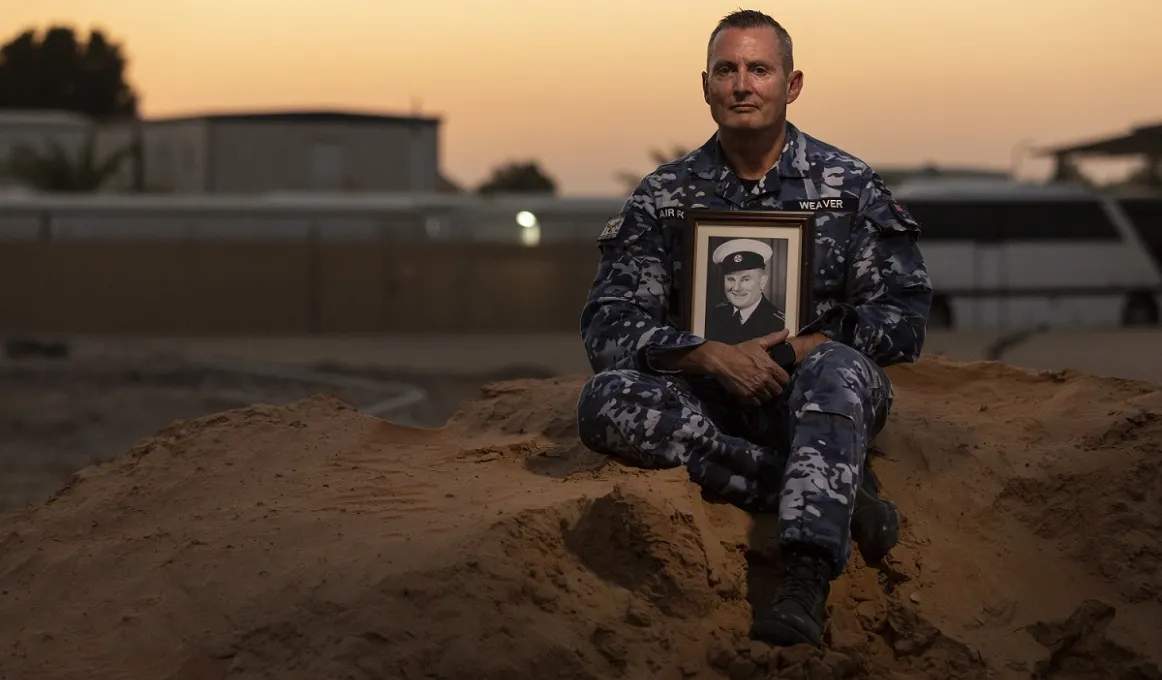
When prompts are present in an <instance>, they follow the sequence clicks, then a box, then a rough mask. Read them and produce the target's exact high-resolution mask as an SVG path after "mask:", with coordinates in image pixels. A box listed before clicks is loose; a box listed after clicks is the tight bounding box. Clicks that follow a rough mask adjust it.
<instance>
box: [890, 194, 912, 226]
mask: <svg viewBox="0 0 1162 680" xmlns="http://www.w3.org/2000/svg"><path fill="white" fill-rule="evenodd" d="M888 205H889V206H890V207H891V209H892V214H893V215H895V217H896V219H898V220H899V221H901V222H903V223H904V224H906V225H908V226H910V227H918V226H919V224H918V223H917V222H916V218H914V217H912V213H910V212H908V209H907V208H905V207H904V204H903V203H900V202H899V201H897V200H894V199H893V200H891V201H889V202H888Z"/></svg>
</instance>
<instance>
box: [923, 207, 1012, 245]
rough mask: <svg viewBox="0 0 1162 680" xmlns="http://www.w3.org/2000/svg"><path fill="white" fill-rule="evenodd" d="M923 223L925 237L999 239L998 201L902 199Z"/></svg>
mask: <svg viewBox="0 0 1162 680" xmlns="http://www.w3.org/2000/svg"><path fill="white" fill-rule="evenodd" d="M902 203H903V204H904V205H905V207H907V208H908V212H910V213H912V217H915V218H916V221H918V222H919V223H920V229H921V235H920V238H921V239H922V240H924V241H974V242H987V241H993V240H996V237H997V233H998V231H997V225H998V222H999V221H1000V209H999V206H998V205H997V204H995V203H986V202H975V201H974V202H967V201H965V202H958V203H954V202H951V201H925V200H915V201H902Z"/></svg>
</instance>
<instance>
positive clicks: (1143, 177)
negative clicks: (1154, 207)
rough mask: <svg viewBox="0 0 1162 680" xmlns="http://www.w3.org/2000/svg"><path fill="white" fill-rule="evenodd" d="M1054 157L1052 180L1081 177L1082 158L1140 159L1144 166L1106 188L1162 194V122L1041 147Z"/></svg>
mask: <svg viewBox="0 0 1162 680" xmlns="http://www.w3.org/2000/svg"><path fill="white" fill-rule="evenodd" d="M1041 155H1043V156H1051V157H1052V158H1053V160H1054V171H1053V175H1052V177H1051V180H1052V181H1069V180H1074V179H1077V178H1078V175H1079V172H1080V171H1079V168H1078V166H1079V165H1080V162H1081V161H1085V160H1092V159H1120V160H1136V161H1140V162H1141V165H1140V167H1139V168H1138V170H1136V171H1134V172H1133V173H1131V174H1130V176H1129V177H1127V178H1126V179H1125V180H1123V181H1121V182H1117V183H1115V184H1112V185H1110V186H1108V187H1105V188H1106V189H1108V190H1110V191H1113V192H1116V193H1122V194H1127V193H1128V194H1155V195H1158V194H1162V123H1154V124H1151V125H1139V126H1136V127H1133V128H1131V130H1130V131H1129V132H1128V133H1126V134H1122V135H1114V136H1110V137H1106V138H1104V139H1095V140H1090V141H1087V142H1081V143H1075V144H1064V145H1061V146H1056V147H1049V148H1046V149H1043V150H1041Z"/></svg>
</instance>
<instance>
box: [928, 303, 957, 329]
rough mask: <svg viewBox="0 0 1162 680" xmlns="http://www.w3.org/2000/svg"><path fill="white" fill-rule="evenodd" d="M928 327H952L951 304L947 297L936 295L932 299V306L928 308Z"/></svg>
mask: <svg viewBox="0 0 1162 680" xmlns="http://www.w3.org/2000/svg"><path fill="white" fill-rule="evenodd" d="M928 328H942V329H949V328H952V305H950V304H948V298H946V297H944V296H943V295H938V296H936V297H935V298H933V299H932V308H931V309H929V310H928Z"/></svg>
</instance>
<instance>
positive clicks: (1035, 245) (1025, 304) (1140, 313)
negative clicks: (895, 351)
mask: <svg viewBox="0 0 1162 680" xmlns="http://www.w3.org/2000/svg"><path fill="white" fill-rule="evenodd" d="M892 193H893V194H894V196H895V197H896V198H897V200H899V201H900V202H901V203H903V204H904V205H905V206H906V207H907V208H908V210H909V211H910V212H911V213H912V214H913V216H914V217H915V218H916V219H917V220H919V222H920V224H921V227H922V229H923V235H922V237H921V248H922V249H923V252H924V256H925V259H926V261H927V263H928V267H929V272H930V274H931V276H932V283H933V287H934V289H935V297H934V299H933V303H932V311H931V319H930V321H929V327H930V328H946V329H957V330H970V329H1012V330H1021V329H1035V328H1039V327H1040V328H1084V327H1088V328H1098V327H1111V326H1153V325H1157V324H1158V319H1159V311H1158V310H1159V306H1160V303H1162V273H1160V266H1159V261H1158V259H1157V256H1156V255H1155V254H1154V253H1152V252H1151V248H1150V246H1149V245H1148V244H1147V242H1146V240H1144V239H1143V233H1150V234H1153V233H1154V232H1150V231H1147V232H1143V230H1144V229H1145V230H1149V229H1150V228H1151V227H1150V226H1148V225H1142V224H1135V223H1134V222H1133V221H1132V220H1131V219H1130V217H1129V216H1128V215H1127V212H1126V210H1125V206H1124V205H1122V204H1121V203H1119V202H1118V201H1117V200H1115V199H1114V198H1113V197H1111V196H1107V195H1105V194H1102V193H1099V192H1094V191H1092V190H1089V189H1088V188H1086V187H1082V186H1075V185H1052V184H1051V185H1029V184H1022V183H1016V182H1008V181H1003V180H989V179H986V180H976V179H972V180H963V179H933V180H917V181H910V182H906V183H902V184H899V185H897V186H896V187H893V189H892ZM1152 205H1153V204H1152V203H1149V202H1147V203H1144V204H1143V205H1142V206H1138V205H1136V204H1135V206H1134V208H1133V209H1134V210H1135V211H1136V212H1139V213H1141V214H1148V213H1149V211H1151V210H1156V208H1153V207H1151V206H1152ZM1149 214H1152V213H1149Z"/></svg>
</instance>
